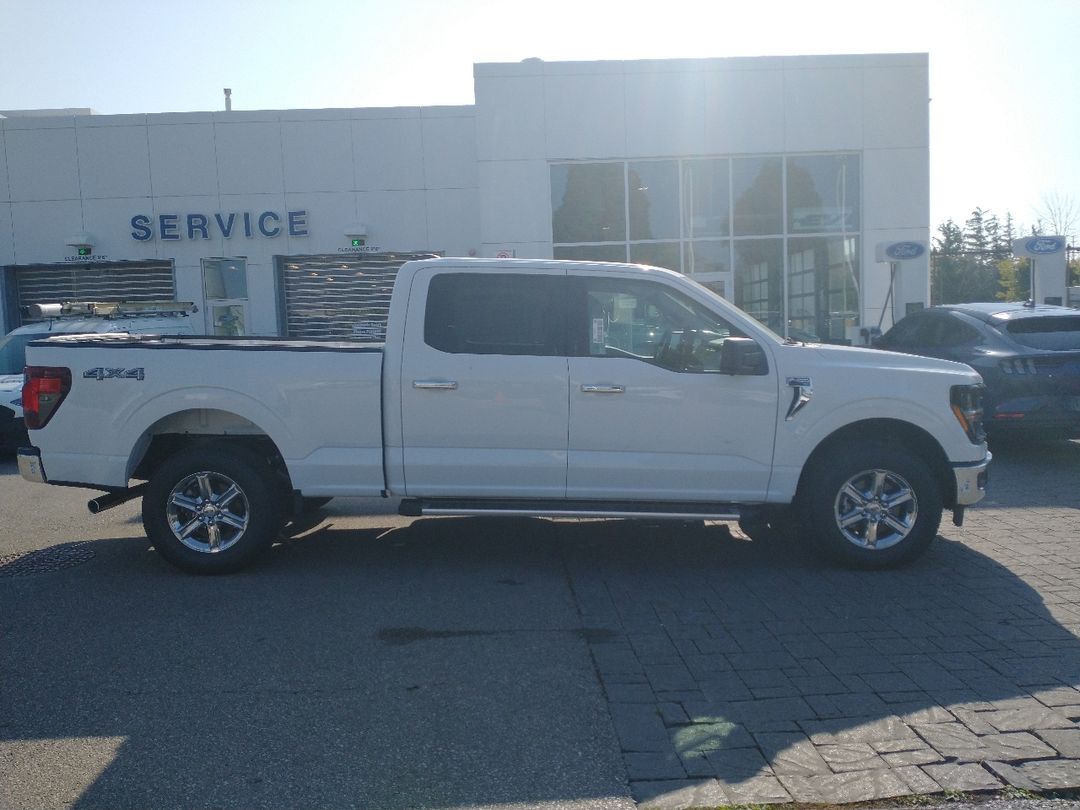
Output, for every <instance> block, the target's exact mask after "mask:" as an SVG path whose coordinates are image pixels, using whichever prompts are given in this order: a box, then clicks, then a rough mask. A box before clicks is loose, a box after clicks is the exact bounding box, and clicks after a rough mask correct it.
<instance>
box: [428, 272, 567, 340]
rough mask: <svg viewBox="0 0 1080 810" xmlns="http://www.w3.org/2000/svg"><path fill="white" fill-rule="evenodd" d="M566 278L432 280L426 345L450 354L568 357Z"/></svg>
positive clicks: (445, 276) (446, 276) (450, 276)
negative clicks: (565, 355)
mask: <svg viewBox="0 0 1080 810" xmlns="http://www.w3.org/2000/svg"><path fill="white" fill-rule="evenodd" d="M565 288H566V277H565V276H561V275H559V276H555V275H551V276H548V275H514V274H510V273H505V274H504V273H441V274H439V275H437V276H435V277H434V278H433V279H432V280H431V284H430V286H429V288H428V298H427V309H426V312H425V316H424V342H425V343H427V344H428V345H429V346H431V347H432V348H433V349H438V350H439V351H443V352H448V353H451V354H511V355H533V356H539V357H553V356H559V355H564V354H566V350H565V343H566V316H565V305H564V302H565V300H566V295H565V292H564V290H565Z"/></svg>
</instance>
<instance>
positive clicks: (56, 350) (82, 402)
mask: <svg viewBox="0 0 1080 810" xmlns="http://www.w3.org/2000/svg"><path fill="white" fill-rule="evenodd" d="M31 346H32V347H34V350H35V351H34V352H33V355H32V356H33V362H34V363H35V365H43V366H62V367H67V368H70V370H71V391H70V393H69V394H68V395H67V400H68V401H67V402H66V403H65V404H64V407H62V408H59V409H58V410H57V412H56V415H55V418H54V419H53V421H51V422H50V423H49V426H48V429H47V430H42V431H36V432H35V433H36V435H35V443H36V444H37V445H38V446H40V447H41V449H42V450H43V451H44V453H45V457H46V458H47V459H48V464H47V467H46V469H45V474H46V475H47V476H48V478H49V480H50V481H53V482H68V483H89V484H93V485H94V486H99V487H125V486H127V485H128V483H129V480H130V478H131V477H132V475H133V473H134V470H135V467H136V465H137V464H138V461H139V459H140V458H141V455H142V453H143V452H144V451H145V449H146V445H147V444H148V442H149V437H150V436H151V435H153V434H160V433H166V434H168V433H178V434H185V435H191V434H199V433H206V434H214V435H222V434H225V435H243V436H247V435H250V436H258V435H266V436H268V437H269V438H270V439H271V440H272V441H273V442H274V444H275V446H276V447H277V448H278V449H279V450H280V452H281V456H282V458H283V460H284V461H285V464H286V466H287V468H288V470H289V474H290V476H291V477H292V480H293V484H294V486H295V487H296V488H297V489H301V490H303V491H304V493H305V494H307V495H312V496H335V495H378V494H380V493H381V492H382V491H383V488H384V481H383V462H382V418H381V404H380V399H381V375H382V357H383V354H382V349H383V345H382V344H381V343H357V342H352V341H316V340H287V339H281V338H251V337H240V338H232V337H156V336H146V335H127V334H118V335H74V336H64V337H54V338H49V339H47V340H40V341H35V342H34V343H32V344H31ZM211 403H212V406H213V407H212V408H210V407H207V406H208V405H209V404H211ZM87 425H92V426H93V431H92V433H91V434H90V435H87V431H86V426H87ZM71 448H75V449H76V451H75V452H73V451H72V449H71ZM88 470H94V471H95V475H94V480H93V481H86V480H85V479H86V473H87V471H88Z"/></svg>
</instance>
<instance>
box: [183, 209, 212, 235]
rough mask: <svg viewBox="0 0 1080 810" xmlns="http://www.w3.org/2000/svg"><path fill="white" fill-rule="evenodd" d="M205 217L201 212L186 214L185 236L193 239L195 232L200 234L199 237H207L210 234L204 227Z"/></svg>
mask: <svg viewBox="0 0 1080 810" xmlns="http://www.w3.org/2000/svg"><path fill="white" fill-rule="evenodd" d="M206 224H207V219H206V217H205V216H204V215H202V214H188V215H187V238H188V239H194V238H195V234H196V232H198V233H200V234H202V235H201V236H200V237H199V238H200V239H209V238H210V234H209V232H208V229H207V227H206Z"/></svg>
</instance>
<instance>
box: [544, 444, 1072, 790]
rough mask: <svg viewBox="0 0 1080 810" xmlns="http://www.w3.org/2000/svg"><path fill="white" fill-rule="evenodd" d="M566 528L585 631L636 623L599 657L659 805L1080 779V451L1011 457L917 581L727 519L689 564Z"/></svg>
mask: <svg viewBox="0 0 1080 810" xmlns="http://www.w3.org/2000/svg"><path fill="white" fill-rule="evenodd" d="M560 530H561V531H565V532H567V535H568V537H569V539H570V540H571V542H567V543H565V544H564V548H565V554H566V557H567V560H568V568H569V574H570V579H571V584H572V587H573V589H574V593H575V596H576V598H577V601H578V604H579V606H580V611H581V618H582V622H583V626H585V627H594V628H609V629H612V630H614V631H616V632H614V633H613V634H601V633H597V634H593V635H592V636H591V637H590V638H591V640H590V649H591V653H592V656H593V661H594V664H595V667H596V670H597V673H598V675H599V677H600V679H601V681H602V683H603V686H604V689H605V690H606V692H607V697H608V700H609V705H610V711H611V717H612V720H613V723H614V727H615V730H616V733H617V734H618V737H619V741H620V744H621V747H622V751H623V757H624V760H625V763H626V768H627V772H628V774H629V778H630V782H631V788H632V790H633V793H634V797H635V799H636V800H637V801H638V802H639V803H641V804H642V805H644V806H649V807H665V808H666V807H697V806H715V805H718V804H736V803H737V804H745V803H778V802H791V801H796V802H814V803H819V802H820V803H838V802H856V801H866V800H871V799H885V798H890V797H899V796H904V795H909V794H923V793H936V792H942V791H946V790H950V791H953V790H957V791H977V790H987V789H995V788H1002V787H1004V786H1006V785H1013V786H1015V787H1017V788H1023V789H1026V790H1043V789H1060V788H1066V787H1080V722H1078V721H1080V640H1078V635H1080V443H1076V442H1073V443H1057V444H1045V445H1037V446H1034V447H1029V448H1023V447H1018V448H1004V449H1001V450H998V451H997V460H996V461H995V463H994V466H993V468H992V472H991V495H990V496H989V497H988V498H987V500H986V501H984V503H983V504H982V505H981V506H980V507H979V508H976V509H972V510H969V512H968V515H967V521H966V523H965V525H964V527H963V528H959V529H958V528H956V527H954V526H952V525H951V523H949V522H947V519H946V522H944V523H943V525H942V530H941V537H939V539H938V541H937V542H936V543H935V546H934V548H933V549H932V550H931V552H930V553H929V554H928V555H927V556H926V557H925V558H923V559H922V560H920V561H918V562H917V563H915V564H914V565H912V566H910V567H908V568H905V569H902V570H899V571H888V572H860V571H847V570H840V569H836V568H833V567H830V566H829V565H827V564H825V563H822V562H819V561H818V560H817V559H815V558H814V557H813V556H811V555H809V554H806V553H803V552H800V551H798V550H797V549H794V550H793V549H790V548H786V547H784V546H782V545H773V546H769V545H764V544H760V543H753V542H748V541H740V540H738V539H736V538H730V539H729V538H727V530H726V528H725V527H723V526H713V527H706V528H704V529H702V530H698V532H697V534H696V535H691V536H690V537H689V538H687V536H686V534H685V533H680V535H679V538H680V539H679V541H678V542H677V543H675V544H674V546H673V547H674V548H676V549H677V550H678V554H677V555H676V556H673V555H672V553H671V548H665V543H664V542H663V539H664V537H665V536H670V532H671V529H670V528H669V527H665V526H663V525H660V526H653V527H636V528H632V529H628V527H627V524H620V523H613V524H612V526H611V528H610V531H603V530H601V531H597V530H596V527H595V526H592V527H590V528H589V530H588V532H587V533H586V532H582V531H580V530H579V529H578V528H576V527H575V526H573V525H570V524H568V525H565V526H562V527H561V529H560ZM579 534H580V535H581V536H578V535H579ZM658 539H659V542H658Z"/></svg>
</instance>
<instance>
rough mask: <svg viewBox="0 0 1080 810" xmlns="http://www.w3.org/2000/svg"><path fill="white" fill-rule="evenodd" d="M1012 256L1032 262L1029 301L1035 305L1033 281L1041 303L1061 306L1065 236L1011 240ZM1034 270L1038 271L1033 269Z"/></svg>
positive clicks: (1063, 295) (1063, 288) (1064, 273)
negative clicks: (1042, 298)
mask: <svg viewBox="0 0 1080 810" xmlns="http://www.w3.org/2000/svg"><path fill="white" fill-rule="evenodd" d="M1012 249H1013V255H1014V256H1022V257H1024V258H1027V259H1030V260H1031V301H1032V303H1038V302H1039V299H1038V297H1037V296H1036V295H1035V285H1036V282H1037V283H1038V285H1039V291H1040V292H1042V294H1043V296H1044V303H1047V304H1050V303H1054V304H1061V303H1064V299H1065V276H1066V275H1067V271H1066V269H1065V237H1064V236H1025V237H1024V238H1023V239H1014V240H1013V243H1012ZM1036 268H1037V269H1036Z"/></svg>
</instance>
